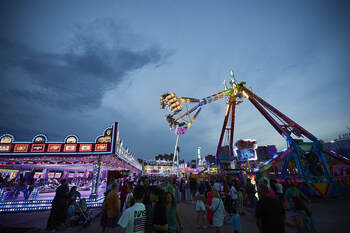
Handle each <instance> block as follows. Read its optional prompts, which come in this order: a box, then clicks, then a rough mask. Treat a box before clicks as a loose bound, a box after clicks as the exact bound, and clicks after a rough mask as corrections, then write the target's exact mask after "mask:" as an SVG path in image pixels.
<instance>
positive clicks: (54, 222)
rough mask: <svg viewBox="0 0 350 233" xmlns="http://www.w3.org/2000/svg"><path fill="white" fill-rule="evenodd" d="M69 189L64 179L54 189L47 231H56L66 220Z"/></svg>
mask: <svg viewBox="0 0 350 233" xmlns="http://www.w3.org/2000/svg"><path fill="white" fill-rule="evenodd" d="M68 195H69V188H68V182H67V180H66V179H63V180H62V181H61V185H60V186H59V187H58V188H57V189H56V195H55V197H54V199H53V200H52V208H51V212H50V216H49V219H48V222H47V226H46V229H47V230H56V229H57V228H60V227H62V226H63V225H64V224H65V222H66V219H67V208H68Z"/></svg>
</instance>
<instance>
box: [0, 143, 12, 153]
mask: <svg viewBox="0 0 350 233" xmlns="http://www.w3.org/2000/svg"><path fill="white" fill-rule="evenodd" d="M10 149H11V144H7V145H2V144H0V152H10Z"/></svg>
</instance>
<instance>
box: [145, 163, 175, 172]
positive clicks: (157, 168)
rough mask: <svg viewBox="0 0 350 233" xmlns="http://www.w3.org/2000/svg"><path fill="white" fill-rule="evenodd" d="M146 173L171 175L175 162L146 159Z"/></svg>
mask: <svg viewBox="0 0 350 233" xmlns="http://www.w3.org/2000/svg"><path fill="white" fill-rule="evenodd" d="M143 164H144V168H143V169H144V173H145V174H147V175H151V176H169V175H170V174H172V170H173V166H174V163H173V162H172V161H154V160H148V161H144V163H143Z"/></svg>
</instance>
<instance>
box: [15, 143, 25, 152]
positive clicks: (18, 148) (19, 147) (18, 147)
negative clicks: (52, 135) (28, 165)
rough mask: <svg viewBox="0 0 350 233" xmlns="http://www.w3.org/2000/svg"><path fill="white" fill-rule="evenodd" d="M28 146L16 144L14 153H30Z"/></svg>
mask: <svg viewBox="0 0 350 233" xmlns="http://www.w3.org/2000/svg"><path fill="white" fill-rule="evenodd" d="M28 147H29V145H28V144H16V145H15V149H14V150H13V152H16V153H17V152H19V153H24V152H27V151H28Z"/></svg>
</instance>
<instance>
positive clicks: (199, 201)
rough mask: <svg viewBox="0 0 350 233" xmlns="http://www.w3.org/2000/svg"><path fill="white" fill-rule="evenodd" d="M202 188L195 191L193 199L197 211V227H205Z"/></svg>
mask: <svg viewBox="0 0 350 233" xmlns="http://www.w3.org/2000/svg"><path fill="white" fill-rule="evenodd" d="M203 191H204V190H203V189H199V191H198V192H197V193H196V196H195V200H196V213H197V229H201V228H203V229H206V228H207V226H206V221H205V217H204V215H205V205H204V202H205V196H204V192H203Z"/></svg>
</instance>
